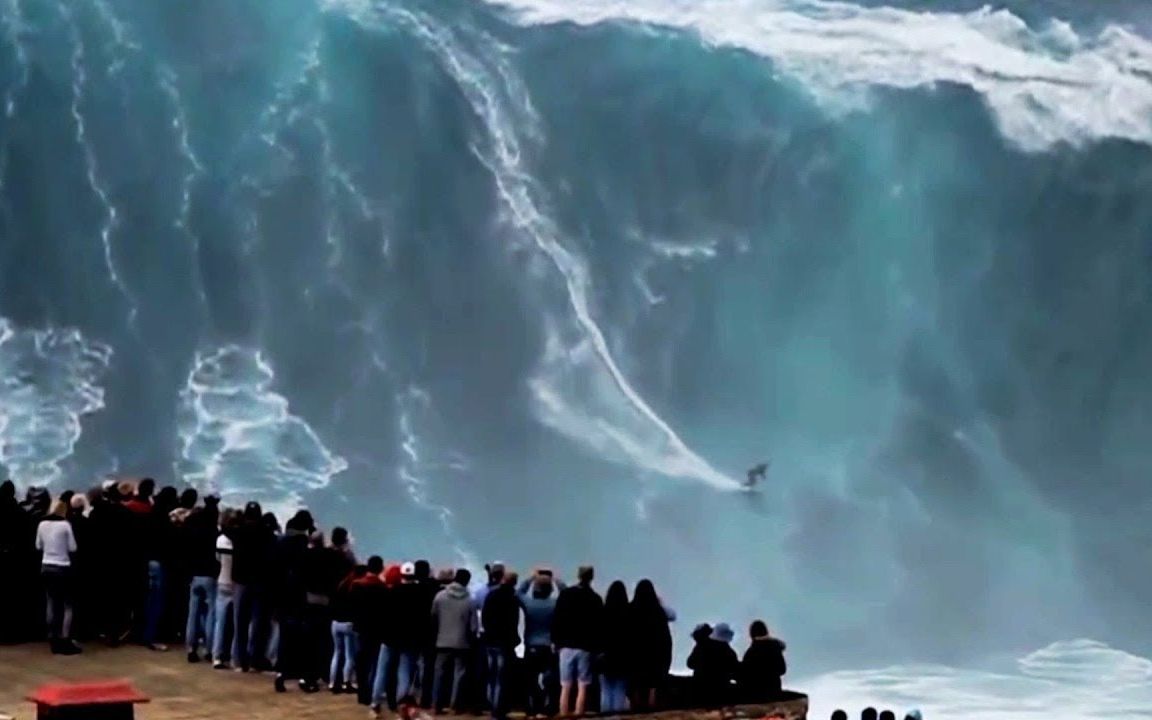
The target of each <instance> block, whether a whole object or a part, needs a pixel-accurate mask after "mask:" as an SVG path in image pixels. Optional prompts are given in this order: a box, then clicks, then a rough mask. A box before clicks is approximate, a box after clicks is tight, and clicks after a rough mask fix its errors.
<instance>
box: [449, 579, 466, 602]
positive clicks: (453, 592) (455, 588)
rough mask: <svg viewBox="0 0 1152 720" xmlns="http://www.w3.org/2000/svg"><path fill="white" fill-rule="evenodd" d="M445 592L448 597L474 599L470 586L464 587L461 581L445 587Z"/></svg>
mask: <svg viewBox="0 0 1152 720" xmlns="http://www.w3.org/2000/svg"><path fill="white" fill-rule="evenodd" d="M444 592H445V593H447V594H448V597H450V598H452V599H453V600H471V599H472V593H470V592H468V588H466V587H464V586H463V585H461V584H460V583H451V584H449V585H448V587H446V588H444Z"/></svg>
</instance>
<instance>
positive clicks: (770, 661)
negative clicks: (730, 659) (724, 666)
mask: <svg viewBox="0 0 1152 720" xmlns="http://www.w3.org/2000/svg"><path fill="white" fill-rule="evenodd" d="M748 634H749V636H750V637H751V640H752V644H751V645H749V646H748V651H747V652H745V653H744V661H743V662H742V663H741V664H740V697H741V699H742V700H743V701H744V702H749V703H760V702H769V701H772V700H775V699H777V698H779V697H780V694H781V692H783V683H782V678H783V676H784V675H785V674H786V673H787V672H788V663H787V662H786V661H785V660H784V649H785V648H786V647H787V646H786V645H785V644H784V641H783V640H779V639H777V638H774V637H772V636H771V634H770V633H769V632H768V626H767V625H765V624H764V622H763V621H761V620H757V621H756V622H754V623H752V626H751V627H750V628H749V629H748Z"/></svg>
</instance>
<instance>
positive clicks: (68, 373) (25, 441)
mask: <svg viewBox="0 0 1152 720" xmlns="http://www.w3.org/2000/svg"><path fill="white" fill-rule="evenodd" d="M112 355H113V352H112V348H111V347H109V346H107V345H104V344H103V343H99V342H94V341H90V340H88V339H86V338H85V337H84V336H83V335H82V334H81V333H80V331H78V330H72V329H48V330H24V329H18V328H16V327H14V326H13V325H12V324H11V323H10V322H9V321H8V320H6V319H5V318H2V317H0V465H3V466H5V467H6V468H7V469H8V473H9V475H10V476H11V478H12V480H13V481H14V482H15V483H17V485H19V486H21V487H28V486H31V485H49V484H51V483H54V482H56V481H57V480H59V479H60V474H61V469H60V463H61V462H63V461H64V460H66V459H67V458H69V457H70V456H71V455H72V452H73V450H74V449H75V447H76V443H77V441H79V439H80V436H81V434H82V431H83V427H82V421H83V419H84V417H85V416H87V415H91V414H93V413H96V412H98V411H100V410H102V409H103V408H104V389H103V388H102V387H101V386H100V378H101V376H102V375H103V374H104V372H105V371H106V370H107V369H108V367H109V365H110V364H111V362H112Z"/></svg>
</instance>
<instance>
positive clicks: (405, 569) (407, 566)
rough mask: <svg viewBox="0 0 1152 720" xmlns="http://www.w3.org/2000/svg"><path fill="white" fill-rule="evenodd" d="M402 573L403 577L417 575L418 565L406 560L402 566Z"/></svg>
mask: <svg viewBox="0 0 1152 720" xmlns="http://www.w3.org/2000/svg"><path fill="white" fill-rule="evenodd" d="M400 575H401V576H402V577H415V575H416V566H415V565H414V564H412V563H410V562H406V563H404V564H403V565H401V566H400Z"/></svg>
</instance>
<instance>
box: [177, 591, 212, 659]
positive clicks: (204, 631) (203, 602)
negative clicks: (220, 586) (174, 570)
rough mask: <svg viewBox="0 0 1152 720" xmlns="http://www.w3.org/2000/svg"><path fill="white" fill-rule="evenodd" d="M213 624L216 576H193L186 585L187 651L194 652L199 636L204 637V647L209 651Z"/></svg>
mask: <svg viewBox="0 0 1152 720" xmlns="http://www.w3.org/2000/svg"><path fill="white" fill-rule="evenodd" d="M215 625H216V578H214V577H194V578H192V583H191V585H189V586H188V625H187V626H186V627H185V628H184V642H185V645H186V646H187V647H188V652H190V653H193V652H196V649H197V647H199V645H200V637H201V636H203V637H204V649H205V650H207V651H209V652H211V651H212V632H213V630H215V629H216V628H215Z"/></svg>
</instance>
